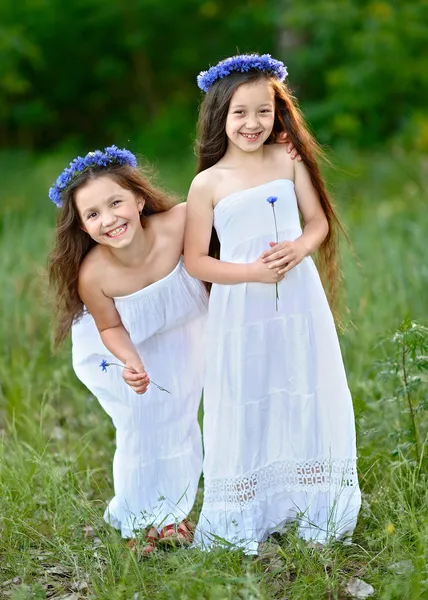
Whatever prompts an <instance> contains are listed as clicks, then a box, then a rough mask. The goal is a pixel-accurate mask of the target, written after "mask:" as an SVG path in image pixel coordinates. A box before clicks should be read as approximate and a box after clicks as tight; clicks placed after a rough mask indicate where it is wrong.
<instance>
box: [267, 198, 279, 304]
mask: <svg viewBox="0 0 428 600" xmlns="http://www.w3.org/2000/svg"><path fill="white" fill-rule="evenodd" d="M277 200H278V196H269V198H266V202H268V203H269V204H270V205H271V206H272V212H273V222H274V224H275V240H276V243H278V225H277V223H276V214H275V202H276V201H277ZM278 300H279V291H278V284H277V283H275V307H276V310H278Z"/></svg>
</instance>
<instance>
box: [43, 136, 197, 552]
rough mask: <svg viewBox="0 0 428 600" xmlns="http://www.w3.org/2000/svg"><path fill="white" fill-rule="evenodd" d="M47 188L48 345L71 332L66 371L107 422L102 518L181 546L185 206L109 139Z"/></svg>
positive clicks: (187, 493) (188, 302) (192, 435)
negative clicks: (107, 479) (50, 212)
mask: <svg viewBox="0 0 428 600" xmlns="http://www.w3.org/2000/svg"><path fill="white" fill-rule="evenodd" d="M49 195H50V198H51V200H53V201H54V202H55V204H57V205H58V206H59V207H60V213H59V216H58V221H57V226H56V243H55V247H54V250H53V252H52V253H51V255H50V259H49V271H50V281H51V283H52V285H53V286H54V288H55V290H56V299H57V316H58V327H57V334H56V342H57V343H59V342H60V341H61V340H63V339H64V337H65V336H66V335H67V333H68V332H69V331H70V329H71V331H72V342H73V349H72V354H73V367H74V370H75V372H76V375H77V376H78V377H79V379H80V380H81V381H82V382H83V383H84V384H85V386H86V387H87V388H88V389H89V390H90V391H91V392H92V393H93V394H94V395H95V396H96V397H97V398H98V400H99V402H100V404H101V406H102V407H103V408H104V410H105V411H106V412H107V414H108V415H109V416H110V417H111V419H112V421H113V424H114V426H115V428H116V452H115V456H114V462H113V476H114V490H115V496H114V498H113V499H112V500H111V502H110V504H109V506H108V508H107V510H106V512H105V519H106V520H107V522H109V523H110V524H112V525H113V526H115V527H117V528H118V529H120V530H121V533H122V536H123V537H126V538H134V537H135V536H136V533H137V532H138V531H140V530H146V546H145V547H144V549H143V553H144V554H150V553H151V552H153V551H154V550H155V549H156V545H157V542H158V540H159V539H162V540H165V539H172V538H173V537H174V539H176V540H178V541H179V542H182V543H189V542H190V538H191V534H190V530H189V527H188V524H187V522H186V517H187V515H188V514H189V512H190V510H191V508H192V506H193V503H194V499H195V495H196V491H197V487H198V481H199V477H200V473H201V462H202V447H201V434H200V429H199V425H198V421H197V413H198V406H199V402H200V397H201V391H202V370H203V355H204V331H205V315H206V309H207V292H206V289H205V287H204V285H203V284H202V283H201V282H200V281H197V280H196V279H193V278H192V277H190V276H189V275H188V273H187V272H186V269H185V267H184V263H183V260H182V252H183V238H184V224H185V205H175V204H174V201H173V200H172V199H171V198H170V197H168V196H167V195H166V194H165V193H164V192H163V191H162V190H160V189H159V188H157V187H155V186H154V185H153V184H152V183H150V181H149V180H148V179H147V177H145V176H144V175H143V174H142V172H141V171H140V170H139V169H138V167H137V162H136V159H135V157H134V155H133V154H131V153H130V152H129V151H127V150H119V149H118V148H116V147H115V146H111V147H109V148H106V149H105V150H104V152H101V151H96V152H90V153H89V154H88V155H87V156H86V157H84V158H80V157H78V158H77V159H75V160H74V161H72V162H71V163H70V166H69V167H68V168H66V169H65V170H64V171H63V173H62V174H61V175H60V176H59V177H58V179H57V182H56V184H55V185H54V186H52V188H51V189H50V194H49ZM111 363H119V364H122V366H124V367H125V368H123V369H120V368H118V367H117V366H111V367H110V365H111ZM100 366H102V369H100ZM151 376H153V379H154V380H155V381H156V382H159V383H161V384H162V386H164V387H161V386H159V385H156V384H154V382H152V383H151ZM166 390H167V391H168V392H170V393H167V392H166Z"/></svg>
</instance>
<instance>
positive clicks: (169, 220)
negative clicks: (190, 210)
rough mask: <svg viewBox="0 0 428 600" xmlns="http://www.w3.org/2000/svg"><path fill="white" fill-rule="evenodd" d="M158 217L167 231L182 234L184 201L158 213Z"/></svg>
mask: <svg viewBox="0 0 428 600" xmlns="http://www.w3.org/2000/svg"><path fill="white" fill-rule="evenodd" d="M159 217H160V218H161V219H162V224H163V226H164V227H165V228H166V229H167V231H168V232H169V233H172V234H175V233H177V234H180V235H182V234H183V232H184V225H185V223H186V202H180V203H178V204H176V205H175V206H173V207H172V208H170V209H169V210H167V211H165V212H163V213H160V214H159Z"/></svg>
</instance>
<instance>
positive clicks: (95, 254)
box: [78, 245, 106, 291]
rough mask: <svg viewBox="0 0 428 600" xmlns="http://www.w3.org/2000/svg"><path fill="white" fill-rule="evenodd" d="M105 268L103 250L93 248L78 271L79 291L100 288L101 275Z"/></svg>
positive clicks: (97, 246)
mask: <svg viewBox="0 0 428 600" xmlns="http://www.w3.org/2000/svg"><path fill="white" fill-rule="evenodd" d="M105 266H106V258H105V255H104V252H103V248H102V247H101V246H99V245H96V246H94V248H92V249H91V250H90V251H89V252H88V254H87V255H86V256H85V258H84V259H83V261H82V264H81V265H80V269H79V278H78V286H79V291H80V290H85V289H87V288H88V287H98V286H99V287H100V288H101V274H102V273H103V272H104V267H105Z"/></svg>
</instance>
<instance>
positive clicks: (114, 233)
mask: <svg viewBox="0 0 428 600" xmlns="http://www.w3.org/2000/svg"><path fill="white" fill-rule="evenodd" d="M124 231H125V227H118V228H117V229H113V231H109V232H108V234H107V235H108V236H109V237H116V236H118V235H120V234H121V233H123V232H124Z"/></svg>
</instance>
